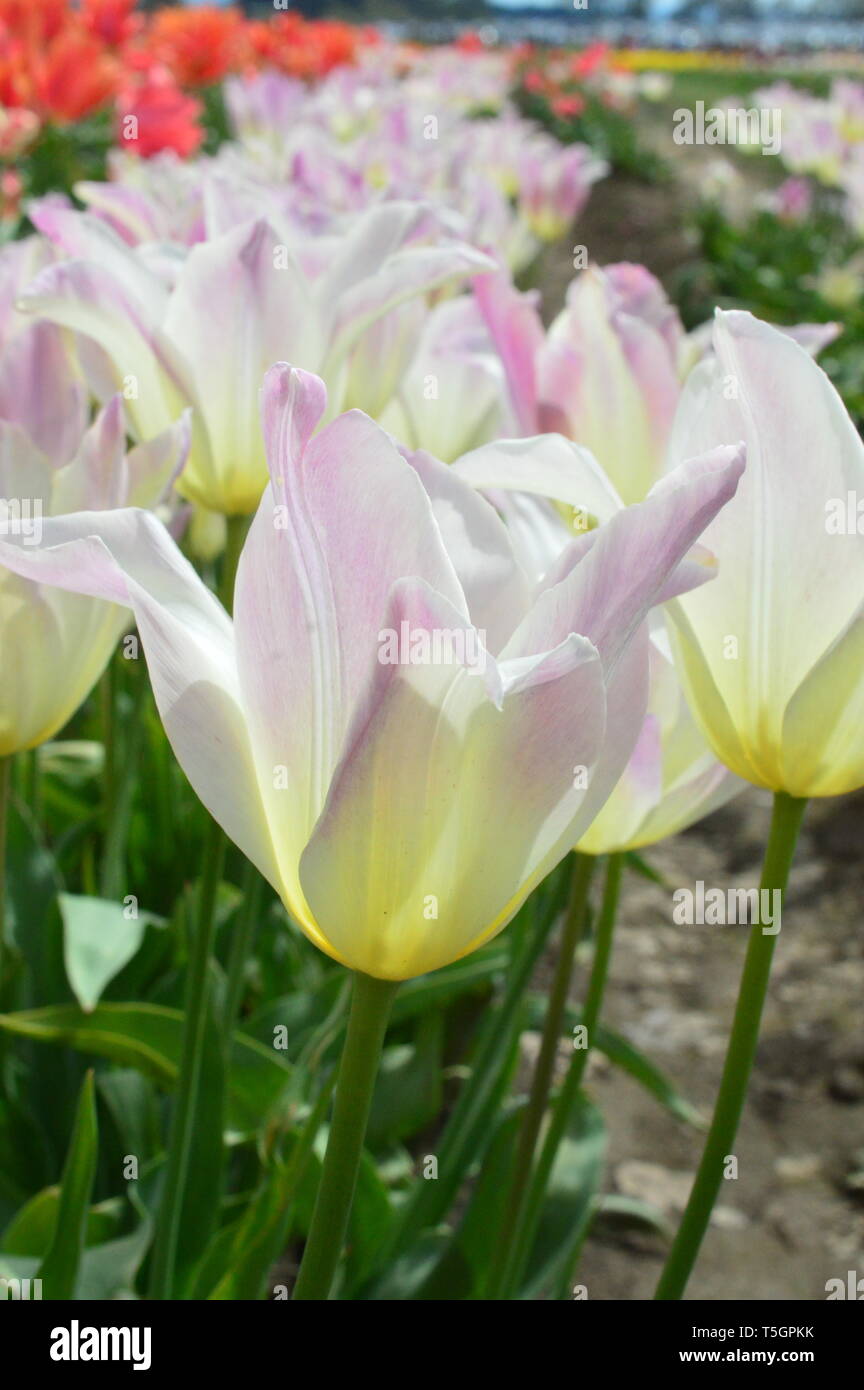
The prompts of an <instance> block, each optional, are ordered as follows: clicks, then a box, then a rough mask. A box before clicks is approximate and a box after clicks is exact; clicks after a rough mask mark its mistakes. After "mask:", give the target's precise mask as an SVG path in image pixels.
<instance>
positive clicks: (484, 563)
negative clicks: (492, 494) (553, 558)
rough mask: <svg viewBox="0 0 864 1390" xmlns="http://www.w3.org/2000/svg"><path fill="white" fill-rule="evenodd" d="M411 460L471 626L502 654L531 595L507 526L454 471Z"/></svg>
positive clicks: (419, 456)
mask: <svg viewBox="0 0 864 1390" xmlns="http://www.w3.org/2000/svg"><path fill="white" fill-rule="evenodd" d="M407 457H408V462H409V463H410V464H411V467H412V468H413V469H414V470H415V471H416V473H417V474H418V476H419V478H420V481H421V482H422V484H423V486H424V488H425V489H426V492H427V493H428V494H429V498H430V500H431V502H432V512H433V515H434V517H435V520H436V521H437V523H438V527H439V529H440V531H441V535H442V537H443V540H444V545H445V547H446V549H447V554H448V555H449V556H450V559H451V560H452V561H453V565H454V567H455V569H456V574H457V575H458V577H459V582H460V584H461V586H462V590H463V592H464V594H465V598H466V601H467V604H468V611H469V613H470V614H471V621H472V622H473V623H474V626H475V627H477V628H480V629H482V630H483V632H484V633H485V634H486V645H487V646H488V648H489V650H490V651H493V652H498V651H500V649H501V647H502V646H503V645H504V643H505V642H506V640H507V638H508V637H509V636H510V635H511V633H512V631H513V628H514V627H515V626H516V623H517V622H518V621H519V620H520V618H521V617H522V616H523V615H524V614H525V613H526V612H527V610H528V603H529V598H530V594H531V585H530V582H529V580H528V577H527V575H526V574H525V572H524V570H523V569H522V567H521V566H520V565H519V563H518V561H517V559H516V557H515V555H514V552H513V546H512V543H511V540H510V537H509V535H508V532H507V527H506V526H505V525H504V523H503V522H502V520H501V518H500V517H499V516H498V514H497V512H496V511H495V509H494V507H492V506H490V504H489V503H488V502H487V501H485V499H484V498H483V497H481V496H480V495H479V493H478V492H477V491H476V490H475V489H474V488H472V487H470V486H469V485H468V484H467V483H466V482H463V480H462V479H461V478H460V477H459V474H458V473H457V471H456V470H455V469H454V468H448V467H447V465H446V464H443V463H441V462H440V461H439V460H438V459H435V458H432V456H431V455H430V454H427V453H425V452H423V451H422V450H420V451H418V452H417V453H414V454H409V455H408V456H407Z"/></svg>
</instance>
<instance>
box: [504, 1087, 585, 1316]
mask: <svg viewBox="0 0 864 1390" xmlns="http://www.w3.org/2000/svg"><path fill="white" fill-rule="evenodd" d="M606 1137H607V1136H606V1126H605V1124H604V1122H603V1116H602V1114H601V1113H600V1111H599V1110H598V1108H597V1106H596V1105H594V1104H593V1102H592V1101H590V1100H588V1098H587V1097H586V1096H585V1095H580V1096H579V1098H578V1100H577V1102H576V1104H575V1106H574V1108H573V1114H572V1116H571V1119H570V1123H569V1125H568V1129H567V1133H566V1134H565V1136H564V1138H563V1139H562V1141H561V1144H560V1147H559V1149H558V1153H557V1155H556V1157H555V1163H554V1165H553V1168H552V1172H551V1173H550V1175H549V1185H548V1187H547V1189H546V1196H545V1200H544V1202H543V1209H542V1212H541V1214H540V1221H539V1224H538V1228H537V1234H536V1236H535V1238H534V1244H533V1246H532V1249H531V1255H530V1257H529V1260H528V1268H527V1271H526V1274H525V1278H524V1280H523V1283H522V1287H521V1289H520V1291H519V1297H520V1298H522V1299H526V1298H527V1299H535V1298H538V1297H540V1296H541V1294H542V1292H543V1290H544V1289H548V1288H549V1287H550V1286H551V1285H554V1286H556V1287H558V1286H560V1285H561V1283H562V1282H563V1281H564V1280H567V1279H569V1276H570V1273H571V1270H572V1267H573V1265H574V1263H575V1261H576V1256H577V1253H578V1250H579V1248H580V1246H581V1244H582V1242H583V1240H584V1238H585V1235H586V1234H587V1230H588V1226H589V1225H590V1222H591V1218H592V1217H593V1215H594V1210H595V1203H596V1199H597V1194H598V1192H599V1190H600V1182H601V1179H602V1176H603V1164H604V1161H605V1157H606Z"/></svg>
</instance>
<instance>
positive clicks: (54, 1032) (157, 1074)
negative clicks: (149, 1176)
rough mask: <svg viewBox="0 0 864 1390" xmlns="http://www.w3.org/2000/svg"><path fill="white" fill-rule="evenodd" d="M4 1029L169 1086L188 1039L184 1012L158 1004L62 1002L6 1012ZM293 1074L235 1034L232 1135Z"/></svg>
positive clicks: (245, 1127) (269, 1104)
mask: <svg viewBox="0 0 864 1390" xmlns="http://www.w3.org/2000/svg"><path fill="white" fill-rule="evenodd" d="M0 1028H4V1029H6V1030H7V1031H8V1032H11V1033H18V1034H20V1035H21V1036H23V1037H28V1038H34V1039H35V1040H37V1041H39V1042H53V1043H63V1044H65V1046H67V1047H72V1048H74V1049H75V1050H76V1051H78V1052H85V1053H91V1054H94V1055H95V1056H98V1057H108V1058H110V1060H111V1061H113V1062H119V1063H121V1065H126V1066H131V1067H135V1068H136V1069H137V1070H138V1071H140V1072H142V1073H143V1074H144V1075H145V1076H149V1077H150V1078H151V1079H152V1080H153V1081H155V1082H156V1083H157V1085H159V1086H161V1087H162V1088H163V1089H165V1090H171V1089H173V1087H174V1086H175V1085H176V1082H177V1073H178V1069H179V1065H180V1055H181V1051H182V1043H183V1015H182V1013H180V1011H179V1010H178V1009H167V1008H164V1007H163V1006H162V1005H159V1004H100V1005H98V1007H97V1008H96V1009H94V1010H93V1012H92V1013H90V1014H85V1013H84V1012H83V1010H81V1009H79V1008H78V1007H77V1005H75V1004H61V1005H54V1006H51V1007H50V1008H47V1009H29V1010H25V1011H23V1012H21V1013H15V1014H2V1015H0ZM292 1074H293V1073H292V1069H291V1067H290V1065H289V1064H288V1063H287V1062H285V1061H284V1060H283V1059H282V1058H281V1057H280V1056H279V1054H278V1053H277V1052H274V1051H273V1049H272V1048H266V1047H264V1046H263V1044H261V1043H259V1042H256V1041H255V1040H254V1038H248V1037H246V1036H245V1034H243V1033H240V1032H235V1034H234V1040H233V1045H232V1048H231V1068H230V1073H229V1105H228V1115H227V1118H226V1126H227V1129H228V1132H229V1134H230V1136H231V1137H232V1138H233V1139H238V1138H242V1137H244V1136H245V1135H247V1134H251V1133H253V1132H254V1131H255V1130H257V1129H258V1127H259V1126H260V1125H261V1124H262V1122H263V1121H264V1120H265V1119H266V1117H267V1115H268V1114H269V1112H270V1111H271V1110H272V1109H273V1107H274V1106H275V1105H276V1104H277V1102H278V1101H279V1099H280V1098H281V1096H282V1094H283V1093H284V1091H285V1089H286V1087H287V1085H288V1084H289V1082H290V1081H291V1077H292Z"/></svg>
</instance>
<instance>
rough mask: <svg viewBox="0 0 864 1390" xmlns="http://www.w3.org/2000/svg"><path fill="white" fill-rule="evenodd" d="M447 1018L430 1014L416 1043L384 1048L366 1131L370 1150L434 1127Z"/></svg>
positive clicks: (420, 1023) (440, 1085) (440, 1084)
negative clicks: (431, 1125) (429, 1125)
mask: <svg viewBox="0 0 864 1390" xmlns="http://www.w3.org/2000/svg"><path fill="white" fill-rule="evenodd" d="M443 1041H444V1019H443V1016H442V1015H441V1014H440V1013H438V1012H435V1013H429V1014H426V1015H425V1016H424V1017H423V1018H421V1019H420V1022H419V1024H418V1026H417V1028H416V1030H415V1040H414V1042H413V1043H410V1044H403V1043H399V1044H396V1045H394V1046H391V1047H386V1048H385V1049H384V1052H383V1055H382V1057H381V1065H380V1067H379V1071H378V1078H377V1080H376V1082H375V1094H374V1096H373V1098H372V1109H371V1111H370V1114H369V1124H368V1127H367V1132H366V1142H367V1144H368V1146H369V1148H370V1149H378V1148H384V1147H386V1146H387V1145H389V1144H394V1143H397V1142H398V1141H399V1140H401V1139H408V1138H410V1136H411V1135H412V1134H416V1133H417V1132H418V1131H419V1130H421V1129H423V1128H424V1127H425V1126H426V1125H428V1124H431V1122H432V1121H433V1120H434V1119H435V1116H436V1115H437V1114H438V1111H439V1109H440V1107H441V1098H442V1081H441V1054H442V1048H443Z"/></svg>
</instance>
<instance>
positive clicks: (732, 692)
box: [656, 311, 864, 1300]
mask: <svg viewBox="0 0 864 1390" xmlns="http://www.w3.org/2000/svg"><path fill="white" fill-rule="evenodd" d="M714 349H715V354H714V356H713V357H712V358H708V359H706V361H705V362H703V363H702V364H700V366H699V367H698V368H697V369H696V370H695V371H694V372H693V374H692V376H691V377H690V379H689V380H688V382H687V386H686V388H685V391H684V396H683V399H682V402H681V407H680V411H679V415H678V417H677V419H676V422H675V426H674V429H673V433H672V439H671V443H670V460H671V461H674V460H675V459H676V458H680V457H683V456H685V455H686V454H687V452H688V451H689V450H690V449H691V448H693V447H698V446H699V441H702V442H704V441H707V440H709V439H710V440H711V441H712V443H713V444H714V445H716V444H718V443H719V442H720V441H721V440H723V439H724V438H726V439H728V438H731V437H733V436H734V437H736V438H737V437H739V436H741V437H743V438H744V440H745V441H746V446H747V453H748V459H749V465H748V472H747V475H746V477H745V478H744V481H743V483H742V487H741V490H740V493H739V494H738V496H737V497H736V498H735V501H734V503H733V504H732V505H731V506H730V507H729V510H728V514H727V515H726V516H724V517H720V518H716V519H715V521H714V522H713V523H712V524H711V525H710V526H709V527H708V528H707V529H706V532H705V539H706V542H707V544H708V545H710V546H711V548H712V550H714V551H715V553H716V554H717V556H718V559H719V563H720V574H719V578H718V580H717V582H716V584H715V585H714V586H706V589H705V590H704V592H702V593H700V594H696V593H691V594H687V595H682V596H680V597H679V598H678V599H677V600H676V602H675V603H674V604H672V605H671V606H670V607H671V612H672V616H673V618H674V621H675V624H676V631H677V639H676V640H677V646H678V651H679V654H680V668H681V671H682V678H683V681H684V684H685V688H686V690H687V694H688V699H689V702H690V705H691V708H692V709H693V712H694V715H695V717H696V719H697V720H698V721H699V723H700V725H701V727H702V730H703V732H704V734H705V736H706V738H707V739H708V740H709V742H710V743H711V746H712V748H713V750H714V752H715V754H716V755H717V757H719V758H721V759H722V761H723V762H725V763H726V765H727V766H728V767H730V768H731V769H732V770H733V771H734V772H736V773H737V774H738V775H739V776H741V777H743V778H745V779H746V780H747V781H750V782H753V783H755V784H756V785H757V786H760V787H766V788H769V789H770V790H772V791H773V792H774V813H773V817H772V822H771V831H770V835H769V839H768V845H767V848H766V853H765V861H764V866H763V871H762V877H761V881H760V889H761V890H762V891H763V892H764V891H769V892H780V893H782V892H784V891H785V888H786V884H787V881H788V875H789V870H790V867H791V864H792V859H793V856H794V852H795V845H796V842H797V837H798V833H799V830H800V826H801V823H802V819H803V816H804V811H805V808H806V805H807V800H808V798H809V797H811V796H832V795H837V794H839V793H842V792H848V791H853V790H855V789H856V788H858V787H861V786H862V785H864V736H862V712H864V679H862V656H864V527H862V526H861V524H860V512H859V498H860V497H861V495H862V489H864V445H862V443H861V440H860V438H859V436H858V433H857V431H856V429H855V426H854V425H853V423H852V421H851V420H850V418H849V416H848V414H847V412H846V410H845V408H844V406H843V403H842V401H841V400H840V397H839V396H838V395H837V392H836V391H835V390H834V387H833V386H832V385H831V383H830V381H829V380H828V378H827V377H826V376H825V374H824V372H822V370H821V369H820V368H819V367H818V366H817V365H816V363H815V362H814V361H813V360H812V358H811V357H810V356H809V355H808V353H807V352H806V351H805V350H804V349H803V348H802V347H801V346H800V345H799V344H797V343H796V342H794V341H793V340H792V339H791V338H790V337H789V336H788V335H787V334H783V333H780V332H778V331H777V330H776V329H774V328H771V327H769V325H768V324H764V323H760V321H759V320H758V319H755V318H753V317H752V316H751V315H750V314H746V313H742V312H738V311H735V312H730V313H718V315H717V320H716V325H715V330H714ZM709 590H710V592H709ZM776 939H777V937H776V932H773V931H772V932H767V933H766V932H765V931H764V930H763V928H762V926H761V925H760V924H759V923H758V922H757V923H756V924H755V925H754V926H753V927H752V930H751V934H750V941H749V945H748V948H747V955H746V958H745V963H744V969H743V972H742V976H741V984H740V988H739V993H738V1003H737V1006H736V1010H735V1017H734V1021H733V1024H732V1030H731V1033H730V1037H729V1046H728V1050H727V1054H726V1061H725V1064H724V1067H723V1074H722V1077H721V1082H720V1088H719V1091H718V1095H717V1102H716V1105H715V1110H714V1117H713V1119H712V1122H711V1127H710V1129H709V1132H708V1138H707V1140H706V1144H705V1150H704V1152H703V1155H702V1159H701V1162H700V1164H699V1168H698V1171H697V1174H696V1179H695V1181H694V1184H693V1189H692V1191H691V1194H690V1198H689V1200H688V1203H687V1207H686V1210H685V1212H684V1216H683V1219H682V1222H681V1226H680V1228H679V1230H678V1233H677V1235H676V1237H675V1240H674V1242H673V1244H672V1248H671V1250H670V1254H669V1257H668V1260H667V1263H666V1267H665V1269H664V1271H663V1274H662V1276H661V1279H660V1282H659V1284H658V1287H657V1294H656V1297H657V1298H658V1299H663V1300H666V1299H677V1298H680V1297H681V1296H682V1294H683V1292H684V1289H685V1287H686V1284H687V1279H688V1277H689V1274H690V1271H691V1270H692V1268H693V1264H694V1262H695V1259H696V1255H697V1253H698V1250H699V1247H700V1244H701V1241H702V1238H703V1236H704V1234H705V1231H706V1229H707V1226H708V1222H709V1220H710V1216H711V1210H712V1208H713V1205H714V1202H715V1201H716V1199H717V1195H718V1192H719V1190H720V1187H721V1185H722V1181H723V1164H724V1157H725V1155H727V1154H729V1153H732V1152H734V1142H735V1134H736V1130H737V1126H738V1120H739V1118H740V1115H741V1112H742V1109H743V1106H744V1100H745V1097H746V1092H747V1086H748V1083H749V1078H750V1072H751V1069H752V1063H753V1057H754V1055H755V1052H756V1046H757V1041H758V1035H759V1022H760V1018H761V1015H762V1010H763V1007H764V1002H765V997H766V994H767V989H768V981H769V978H770V971H771V961H772V956H773V952H774V949H775V943H776Z"/></svg>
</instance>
